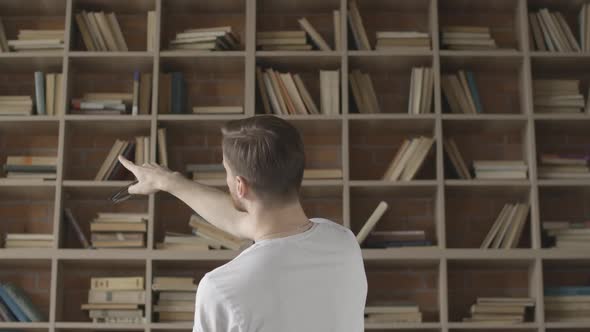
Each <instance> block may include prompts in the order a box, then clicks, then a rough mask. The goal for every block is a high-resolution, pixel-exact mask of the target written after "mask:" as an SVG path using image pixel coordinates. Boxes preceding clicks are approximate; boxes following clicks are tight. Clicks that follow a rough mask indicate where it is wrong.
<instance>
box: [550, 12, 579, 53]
mask: <svg viewBox="0 0 590 332" xmlns="http://www.w3.org/2000/svg"><path fill="white" fill-rule="evenodd" d="M549 15H550V16H551V22H552V24H553V26H554V27H555V31H556V32H557V36H558V37H559V42H560V43H561V44H562V45H563V46H564V47H565V49H566V50H567V52H573V51H574V45H572V44H571V43H570V42H569V40H568V39H567V34H566V32H565V31H564V30H563V27H562V26H561V24H560V23H559V18H558V17H557V13H556V12H553V13H551V12H550V13H549ZM568 29H569V28H568Z"/></svg>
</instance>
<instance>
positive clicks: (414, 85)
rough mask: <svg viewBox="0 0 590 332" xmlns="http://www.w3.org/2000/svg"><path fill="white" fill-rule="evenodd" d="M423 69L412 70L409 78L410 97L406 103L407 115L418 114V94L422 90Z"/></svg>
mask: <svg viewBox="0 0 590 332" xmlns="http://www.w3.org/2000/svg"><path fill="white" fill-rule="evenodd" d="M423 71H424V68H421V67H417V68H412V75H411V78H410V97H409V103H408V114H418V110H419V109H420V100H421V98H420V94H421V91H420V90H421V89H422V84H423V83H422V81H423V75H422V74H423Z"/></svg>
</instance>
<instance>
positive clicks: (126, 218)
mask: <svg viewBox="0 0 590 332" xmlns="http://www.w3.org/2000/svg"><path fill="white" fill-rule="evenodd" d="M97 216H98V218H96V219H100V220H101V221H104V222H108V221H117V222H142V221H147V220H148V218H149V214H148V213H135V212H98V213H97ZM96 219H95V220H96Z"/></svg>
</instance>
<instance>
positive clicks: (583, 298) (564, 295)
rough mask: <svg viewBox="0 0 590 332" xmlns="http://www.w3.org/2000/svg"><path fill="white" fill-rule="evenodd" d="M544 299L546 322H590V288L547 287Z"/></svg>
mask: <svg viewBox="0 0 590 332" xmlns="http://www.w3.org/2000/svg"><path fill="white" fill-rule="evenodd" d="M544 299H545V320H546V321H551V322H582V321H586V322H587V321H588V312H589V311H590V309H588V308H590V286H561V287H547V288H545V297H544Z"/></svg>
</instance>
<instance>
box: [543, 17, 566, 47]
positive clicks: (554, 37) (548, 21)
mask: <svg viewBox="0 0 590 332" xmlns="http://www.w3.org/2000/svg"><path fill="white" fill-rule="evenodd" d="M539 15H540V18H541V20H542V21H543V24H544V25H545V27H546V28H547V32H548V34H549V36H550V37H551V38H550V39H551V41H552V42H553V45H554V46H555V48H556V50H557V51H559V52H567V51H568V49H569V48H568V46H567V44H564V42H565V40H561V38H560V36H559V33H558V31H557V26H556V25H555V24H554V23H555V22H553V18H552V17H551V13H550V12H549V11H548V10H547V9H546V8H544V9H541V10H539Z"/></svg>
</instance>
